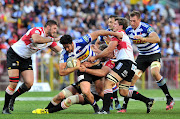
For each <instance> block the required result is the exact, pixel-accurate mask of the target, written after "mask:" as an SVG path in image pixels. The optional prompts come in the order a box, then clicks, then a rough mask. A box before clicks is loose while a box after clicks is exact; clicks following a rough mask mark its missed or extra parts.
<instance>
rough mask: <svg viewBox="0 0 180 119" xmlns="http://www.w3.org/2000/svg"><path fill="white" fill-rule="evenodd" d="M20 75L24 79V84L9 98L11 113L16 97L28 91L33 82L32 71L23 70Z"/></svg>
mask: <svg viewBox="0 0 180 119" xmlns="http://www.w3.org/2000/svg"><path fill="white" fill-rule="evenodd" d="M21 74H22V77H23V79H24V83H23V84H22V85H21V86H20V87H19V89H18V90H17V91H16V92H15V93H14V94H13V96H12V97H11V100H10V102H9V108H10V110H12V111H13V110H14V102H15V99H16V97H18V96H19V95H22V94H23V93H25V92H27V91H29V90H30V89H31V87H32V85H33V82H34V75H33V70H24V71H23V72H22V73H21Z"/></svg>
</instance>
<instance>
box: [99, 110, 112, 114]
mask: <svg viewBox="0 0 180 119" xmlns="http://www.w3.org/2000/svg"><path fill="white" fill-rule="evenodd" d="M96 114H110V112H109V111H105V110H101V111H99V112H97V113H96Z"/></svg>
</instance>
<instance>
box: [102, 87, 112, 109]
mask: <svg viewBox="0 0 180 119" xmlns="http://www.w3.org/2000/svg"><path fill="white" fill-rule="evenodd" d="M112 99H113V91H112V89H106V90H104V100H103V110H104V111H107V112H109V107H110V105H111V102H112Z"/></svg>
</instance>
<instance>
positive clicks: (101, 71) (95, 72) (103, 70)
mask: <svg viewBox="0 0 180 119" xmlns="http://www.w3.org/2000/svg"><path fill="white" fill-rule="evenodd" d="M110 70H111V69H110V68H109V67H107V66H103V67H102V68H101V69H89V68H86V67H85V66H81V68H80V71H81V72H86V73H88V74H92V75H95V76H99V77H104V76H106V75H107V74H108V73H109V72H110Z"/></svg>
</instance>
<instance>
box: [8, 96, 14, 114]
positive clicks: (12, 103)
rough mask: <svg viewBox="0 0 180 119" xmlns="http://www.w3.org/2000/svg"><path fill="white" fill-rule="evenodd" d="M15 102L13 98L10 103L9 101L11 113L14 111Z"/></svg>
mask: <svg viewBox="0 0 180 119" xmlns="http://www.w3.org/2000/svg"><path fill="white" fill-rule="evenodd" d="M14 102H15V99H14V98H11V99H10V101H9V109H10V110H11V111H14Z"/></svg>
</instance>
